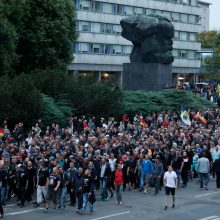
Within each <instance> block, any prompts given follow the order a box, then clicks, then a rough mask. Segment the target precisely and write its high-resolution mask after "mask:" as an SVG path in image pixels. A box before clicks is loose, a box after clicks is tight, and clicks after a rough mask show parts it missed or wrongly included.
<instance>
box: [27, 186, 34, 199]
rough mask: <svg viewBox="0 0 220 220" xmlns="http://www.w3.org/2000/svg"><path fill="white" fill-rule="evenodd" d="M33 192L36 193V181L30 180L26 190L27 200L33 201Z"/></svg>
mask: <svg viewBox="0 0 220 220" xmlns="http://www.w3.org/2000/svg"><path fill="white" fill-rule="evenodd" d="M33 193H34V183H31V182H29V183H28V188H27V191H26V200H27V202H31V201H32V195H33Z"/></svg>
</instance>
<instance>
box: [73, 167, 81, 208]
mask: <svg viewBox="0 0 220 220" xmlns="http://www.w3.org/2000/svg"><path fill="white" fill-rule="evenodd" d="M73 188H74V190H75V194H76V197H77V199H78V207H77V209H76V212H79V211H80V210H81V209H82V206H83V168H82V167H79V168H78V172H77V173H76V175H75V177H74V178H73Z"/></svg>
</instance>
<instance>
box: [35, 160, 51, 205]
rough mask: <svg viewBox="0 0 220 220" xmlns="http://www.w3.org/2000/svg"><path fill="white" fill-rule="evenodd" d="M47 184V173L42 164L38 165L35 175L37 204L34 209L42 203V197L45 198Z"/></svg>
mask: <svg viewBox="0 0 220 220" xmlns="http://www.w3.org/2000/svg"><path fill="white" fill-rule="evenodd" d="M48 183H49V172H48V171H47V170H46V168H45V166H44V164H43V163H40V164H39V170H38V173H37V204H36V206H35V207H36V208H37V207H39V205H40V203H41V202H42V195H43V196H44V198H46V194H47V189H46V188H47V186H48Z"/></svg>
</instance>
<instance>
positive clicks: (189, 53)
mask: <svg viewBox="0 0 220 220" xmlns="http://www.w3.org/2000/svg"><path fill="white" fill-rule="evenodd" d="M195 58H196V53H195V51H193V50H189V51H188V59H190V60H195Z"/></svg>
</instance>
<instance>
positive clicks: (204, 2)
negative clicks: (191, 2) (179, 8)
mask: <svg viewBox="0 0 220 220" xmlns="http://www.w3.org/2000/svg"><path fill="white" fill-rule="evenodd" d="M198 2H199V3H202V4H207V5H212V3H210V2H206V1H202V0H198Z"/></svg>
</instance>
